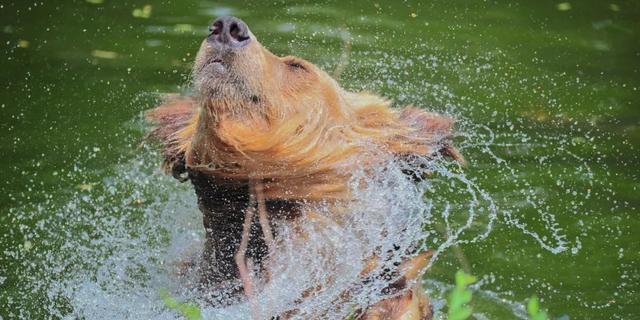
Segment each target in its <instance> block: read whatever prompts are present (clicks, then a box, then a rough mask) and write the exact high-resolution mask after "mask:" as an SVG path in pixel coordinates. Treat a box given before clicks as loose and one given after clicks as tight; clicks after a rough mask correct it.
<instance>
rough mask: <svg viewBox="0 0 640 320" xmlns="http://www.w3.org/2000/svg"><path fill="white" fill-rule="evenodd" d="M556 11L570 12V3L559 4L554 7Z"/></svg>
mask: <svg viewBox="0 0 640 320" xmlns="http://www.w3.org/2000/svg"><path fill="white" fill-rule="evenodd" d="M556 9H558V11H569V10H571V3H569V2H561V3H558V4H557V5H556Z"/></svg>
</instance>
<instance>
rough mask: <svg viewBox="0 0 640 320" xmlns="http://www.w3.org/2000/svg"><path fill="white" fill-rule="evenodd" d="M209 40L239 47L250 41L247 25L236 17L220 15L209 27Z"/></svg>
mask: <svg viewBox="0 0 640 320" xmlns="http://www.w3.org/2000/svg"><path fill="white" fill-rule="evenodd" d="M209 31H210V32H211V34H210V35H209V40H210V41H214V42H217V43H220V44H226V45H230V46H232V47H241V46H244V45H246V44H247V43H249V42H250V41H251V37H250V33H249V27H247V24H246V23H244V22H243V21H242V20H240V19H238V18H236V17H220V18H218V19H216V20H215V21H214V22H213V23H212V24H211V27H209Z"/></svg>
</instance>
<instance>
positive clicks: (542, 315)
mask: <svg viewBox="0 0 640 320" xmlns="http://www.w3.org/2000/svg"><path fill="white" fill-rule="evenodd" d="M527 311H528V312H529V319H530V320H547V319H549V317H547V312H546V311H544V310H540V303H539V302H538V297H536V296H535V295H534V296H533V297H531V298H530V299H529V303H528V304H527Z"/></svg>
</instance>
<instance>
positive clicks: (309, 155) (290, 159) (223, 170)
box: [149, 17, 462, 319]
mask: <svg viewBox="0 0 640 320" xmlns="http://www.w3.org/2000/svg"><path fill="white" fill-rule="evenodd" d="M210 31H211V33H210V35H209V36H208V37H207V38H206V39H205V40H204V41H203V43H202V45H201V47H200V50H199V53H198V56H197V57H196V61H195V64H194V70H193V79H194V85H195V91H196V95H195V96H193V97H180V98H175V99H172V100H170V101H168V102H167V103H166V104H165V105H163V106H160V107H158V108H157V109H155V110H153V111H151V112H150V113H149V117H150V118H151V119H153V120H155V121H156V122H157V127H156V129H155V130H154V134H155V135H156V136H157V137H159V138H160V139H161V140H162V141H163V142H164V144H165V149H164V155H165V160H166V163H165V165H166V167H167V169H169V170H170V171H171V172H172V174H173V175H174V176H175V177H176V178H178V179H181V180H187V179H188V180H190V181H191V183H192V184H193V186H194V189H195V191H196V194H197V196H198V204H199V207H200V210H201V211H202V213H203V223H204V227H205V229H206V243H205V248H204V252H203V255H202V259H201V274H202V279H203V284H204V286H203V287H205V288H210V289H211V288H214V289H212V290H217V292H218V294H217V295H218V297H216V300H217V302H218V303H235V302H237V301H238V299H239V298H240V297H241V293H242V289H244V291H245V293H246V291H247V289H248V288H247V283H246V282H244V283H243V282H241V281H240V278H242V266H243V265H242V263H238V255H237V253H238V252H239V251H242V249H243V244H242V242H243V231H246V233H247V234H248V239H246V240H248V242H247V243H246V244H245V245H246V254H245V255H244V256H242V259H243V260H242V261H251V262H253V263H254V264H255V268H253V269H252V270H251V271H254V270H255V271H256V272H258V273H259V274H258V276H257V277H258V278H260V279H261V280H262V282H263V286H268V283H269V279H270V278H276V277H277V275H276V274H274V272H277V270H278V266H276V265H275V262H274V261H277V260H278V259H277V256H278V253H279V251H278V248H279V247H282V246H288V247H293V248H298V249H299V250H304V248H305V246H306V245H308V243H307V242H308V241H310V240H309V239H313V238H314V237H313V235H312V234H310V231H309V229H305V228H304V227H303V226H302V225H303V223H311V224H312V225H313V228H314V229H313V230H320V231H318V232H319V233H322V230H323V229H330V228H332V226H334V225H341V224H344V223H346V222H345V221H348V220H349V217H348V215H350V214H352V212H351V211H349V210H348V209H347V208H349V206H350V204H352V203H353V202H354V193H357V190H358V189H359V188H365V185H366V184H367V182H364V183H363V186H359V185H360V184H359V183H360V182H361V181H359V180H358V181H355V183H354V172H356V171H360V172H364V174H365V175H367V174H368V172H369V171H371V172H373V171H375V169H376V168H378V167H379V166H384V165H385V163H386V162H385V161H387V160H388V158H387V157H386V156H383V157H377V156H373V155H375V154H384V155H388V156H389V157H391V158H394V159H399V160H402V161H405V162H406V163H411V159H412V157H441V156H449V157H452V158H454V159H456V160H459V161H462V157H461V156H460V155H459V153H458V152H457V150H456V149H455V148H453V147H452V146H451V144H450V138H451V135H450V127H451V125H452V120H451V119H449V118H446V117H442V116H439V115H436V114H432V113H428V112H425V111H423V110H420V109H417V108H413V107H407V108H404V109H401V110H398V109H392V108H390V102H389V101H387V100H385V99H382V98H380V97H378V96H375V95H372V94H368V93H352V92H347V91H345V90H343V89H342V88H340V86H339V85H338V83H337V82H336V81H335V80H334V79H332V78H331V77H330V76H329V75H328V74H326V73H325V72H323V71H322V70H320V69H319V68H317V67H316V66H314V65H313V64H311V63H309V62H307V61H304V60H302V59H300V58H296V57H282V58H281V57H277V56H275V55H273V54H272V53H270V52H269V51H268V50H266V49H265V48H264V47H262V45H260V43H259V42H258V41H257V39H256V38H255V36H254V35H253V34H252V33H251V32H250V31H249V29H248V27H247V26H246V24H244V23H243V22H242V21H240V20H239V19H237V18H233V17H223V18H219V19H217V20H216V21H215V22H214V23H213V24H212V26H211V28H210ZM373 149H374V150H375V152H372V151H371V150H373ZM410 178H416V177H415V176H413V177H412V176H411V174H409V175H408V176H407V179H410ZM417 178H420V177H417ZM354 185H356V187H354ZM256 188H259V190H256ZM256 196H257V197H258V199H256ZM256 200H257V201H256ZM256 202H257V204H256ZM260 205H263V207H260ZM255 208H258V210H259V211H261V212H266V214H267V218H268V222H266V225H265V222H264V221H260V223H259V222H258V221H256V220H258V219H257V218H255V219H254V218H249V219H248V220H247V221H248V222H249V224H248V226H249V228H247V224H246V223H245V220H246V219H247V216H249V215H248V213H249V212H250V211H252V210H255ZM320 208H323V209H320ZM327 208H328V209H327ZM245 213H246V214H245ZM249 217H251V216H249ZM303 221H304V222H303ZM265 228H266V230H269V231H267V232H265ZM243 229H244V230H243ZM282 230H288V231H287V232H286V234H282V235H279V234H278V232H282ZM272 232H273V233H272ZM314 232H315V231H314ZM271 238H273V239H275V240H270V239H271ZM265 239H267V241H265ZM270 241H273V242H274V243H272V244H269V243H268V242H270ZM392 255H393V257H394V258H393V259H395V260H394V261H395V262H394V263H393V264H392V265H393V267H392V268H389V267H384V266H385V263H384V262H383V261H382V260H384V259H383V258H382V257H387V258H385V259H387V260H389V259H391V258H388V256H389V253H385V252H382V253H380V254H374V255H371V256H370V257H365V260H366V261H359V262H358V263H362V264H363V266H364V267H363V270H362V272H361V274H362V281H363V282H366V281H367V279H368V278H371V277H386V278H389V279H392V280H390V281H389V283H388V286H387V287H385V288H380V290H381V291H384V294H385V295H387V296H388V298H386V299H383V300H381V301H373V302H372V303H371V305H370V306H369V308H368V309H367V310H358V314H359V315H360V316H361V317H362V318H367V319H401V318H402V319H423V318H429V317H430V314H431V312H430V309H429V308H428V302H427V300H426V297H425V296H424V294H423V293H422V290H421V289H420V287H419V282H416V281H414V280H416V279H418V280H419V279H420V278H421V276H422V275H423V273H424V271H425V270H424V267H425V265H426V262H427V259H428V254H427V253H422V254H416V253H415V252H407V251H406V250H404V251H402V250H400V251H398V252H395V253H392ZM389 257H390V256H389ZM317 258H318V259H320V258H323V259H325V258H327V257H317ZM244 259H246V260H244ZM239 267H240V268H239ZM250 269H251V268H250ZM328 286H331V283H330V282H327V283H318V284H317V286H316V287H314V288H302V289H303V290H302V291H304V294H303V295H302V296H300V297H299V299H301V301H302V300H304V299H306V298H309V297H312V296H314V294H315V292H317V291H321V290H322V287H328ZM338 296H339V297H340V299H344V300H348V299H349V298H350V294H348V293H342V294H339V295H338ZM301 304H302V302H301ZM296 308H297V306H296V305H292V306H291V309H290V310H287V312H285V313H282V314H281V316H283V317H286V316H289V315H291V316H294V315H296ZM315 316H316V317H322V316H323V314H317V315H315Z"/></svg>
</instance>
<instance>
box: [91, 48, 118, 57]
mask: <svg viewBox="0 0 640 320" xmlns="http://www.w3.org/2000/svg"><path fill="white" fill-rule="evenodd" d="M91 55H92V56H94V57H96V58H101V59H115V58H117V57H118V53H117V52H113V51H106V50H93V51H91Z"/></svg>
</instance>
